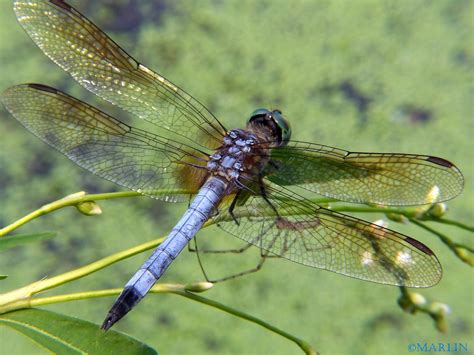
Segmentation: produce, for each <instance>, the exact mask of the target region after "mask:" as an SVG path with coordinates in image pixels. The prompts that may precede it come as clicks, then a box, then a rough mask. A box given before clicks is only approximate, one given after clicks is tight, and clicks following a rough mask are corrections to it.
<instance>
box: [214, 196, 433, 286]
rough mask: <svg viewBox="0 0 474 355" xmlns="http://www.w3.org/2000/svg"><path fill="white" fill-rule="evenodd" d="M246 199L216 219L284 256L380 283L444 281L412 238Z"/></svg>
mask: <svg viewBox="0 0 474 355" xmlns="http://www.w3.org/2000/svg"><path fill="white" fill-rule="evenodd" d="M271 195H272V196H271V197H270V196H268V198H269V200H270V202H271V204H272V205H273V206H274V207H275V209H276V211H277V212H278V217H277V215H276V213H275V211H274V210H273V209H272V208H271V207H270V205H269V204H268V203H267V202H266V201H265V200H264V199H263V198H261V197H257V196H251V197H248V198H247V199H246V201H245V203H244V204H242V205H239V204H237V205H236V207H235V209H234V211H233V214H234V217H235V219H236V220H237V221H238V224H237V223H236V222H235V220H234V219H233V217H232V216H231V215H230V214H229V212H228V209H227V207H228V206H221V211H220V213H219V214H218V215H217V216H216V217H215V218H214V220H215V222H217V225H218V226H219V227H221V228H222V229H223V230H225V231H226V232H228V233H230V234H232V235H234V236H236V237H237V238H240V239H243V240H245V241H246V242H248V243H251V244H253V245H255V246H257V247H259V248H262V249H263V250H267V251H269V252H270V253H271V254H274V255H277V256H280V257H282V258H285V259H288V260H291V261H294V262H297V263H300V264H303V265H307V266H311V267H316V268H320V269H325V270H329V271H333V272H337V273H339V274H343V275H347V276H351V277H355V278H358V279H362V280H367V281H373V282H377V283H382V284H390V285H398V286H407V287H429V286H433V285H435V284H436V283H438V281H439V280H440V278H441V275H442V270H441V265H440V264H439V262H438V260H437V258H436V256H435V255H434V254H433V252H432V251H431V250H430V249H429V248H428V247H427V246H425V245H424V244H422V243H420V242H419V241H417V240H414V239H412V238H410V237H408V236H405V235H403V234H400V233H397V232H395V231H392V230H389V229H386V228H383V227H380V226H378V225H375V224H371V223H368V222H365V221H362V220H360V219H357V218H353V217H350V216H347V215H343V214H341V213H337V212H334V211H330V210H327V209H324V208H321V207H320V206H317V205H315V204H313V203H311V202H309V201H307V200H303V199H301V198H299V200H297V199H295V197H294V196H289V195H287V196H276V195H275V194H271Z"/></svg>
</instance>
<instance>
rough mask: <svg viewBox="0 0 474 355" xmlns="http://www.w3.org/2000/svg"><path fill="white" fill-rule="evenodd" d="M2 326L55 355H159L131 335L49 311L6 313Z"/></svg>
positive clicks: (0, 317)
mask: <svg viewBox="0 0 474 355" xmlns="http://www.w3.org/2000/svg"><path fill="white" fill-rule="evenodd" d="M0 325H5V326H8V327H10V328H12V329H15V330H17V331H18V332H20V333H22V334H24V335H25V336H27V337H29V338H31V339H32V340H33V341H35V342H36V343H38V344H39V345H41V346H42V347H44V348H46V349H48V350H50V351H51V352H53V353H56V354H57V353H59V354H78V353H89V354H156V351H155V350H153V349H152V348H150V347H149V346H148V345H146V344H143V343H141V342H140V341H138V340H136V339H134V338H132V337H130V336H128V335H125V334H123V333H119V332H116V331H113V330H112V331H109V332H107V333H106V332H104V331H102V330H101V329H100V328H99V326H98V325H96V324H94V323H90V322H87V321H84V320H81V319H77V318H73V317H69V316H65V315H63V314H59V313H54V312H50V311H44V310H39V309H26V310H20V311H15V312H10V313H5V314H2V315H0Z"/></svg>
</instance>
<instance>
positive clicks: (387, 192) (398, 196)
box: [267, 142, 464, 206]
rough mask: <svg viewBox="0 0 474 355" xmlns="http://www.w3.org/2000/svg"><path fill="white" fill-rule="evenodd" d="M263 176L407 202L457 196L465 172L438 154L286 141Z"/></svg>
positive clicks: (355, 197) (329, 192)
mask: <svg viewBox="0 0 474 355" xmlns="http://www.w3.org/2000/svg"><path fill="white" fill-rule="evenodd" d="M271 159H272V162H273V164H271V166H272V170H271V171H269V172H268V175H267V178H268V179H269V180H270V181H272V182H274V183H277V184H280V185H299V186H301V187H303V188H304V189H307V190H310V191H313V192H316V193H319V194H321V195H324V196H328V197H333V198H336V199H338V200H343V201H349V202H357V203H377V204H383V205H392V206H410V205H421V204H427V203H435V202H440V201H446V200H449V199H451V198H453V197H455V196H457V195H458V194H459V193H460V192H461V190H462V188H463V184H464V181H463V176H462V174H461V172H460V171H459V169H458V168H457V167H456V166H455V165H454V164H452V163H450V162H449V161H447V160H444V159H442V158H438V157H433V156H427V155H413V154H384V153H355V152H348V151H345V150H341V149H338V148H332V147H328V146H324V145H319V144H312V143H305V142H290V143H289V144H288V145H287V146H285V147H281V148H275V149H273V150H272V152H271Z"/></svg>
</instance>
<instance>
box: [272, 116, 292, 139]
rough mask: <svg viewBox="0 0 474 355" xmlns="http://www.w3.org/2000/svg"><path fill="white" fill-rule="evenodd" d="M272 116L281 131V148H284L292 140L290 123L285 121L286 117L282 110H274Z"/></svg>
mask: <svg viewBox="0 0 474 355" xmlns="http://www.w3.org/2000/svg"><path fill="white" fill-rule="evenodd" d="M271 115H272V117H273V121H275V123H276V125H277V126H278V128H279V129H280V130H281V143H280V146H284V145H286V144H287V143H288V141H289V140H290V138H291V127H290V123H289V122H288V121H287V120H286V119H285V117H283V115H282V114H281V111H280V110H273V111H272V113H271Z"/></svg>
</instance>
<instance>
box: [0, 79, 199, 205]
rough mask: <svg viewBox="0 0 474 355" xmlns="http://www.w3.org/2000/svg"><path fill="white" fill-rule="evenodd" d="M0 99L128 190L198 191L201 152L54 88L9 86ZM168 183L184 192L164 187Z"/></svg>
mask: <svg viewBox="0 0 474 355" xmlns="http://www.w3.org/2000/svg"><path fill="white" fill-rule="evenodd" d="M1 99H2V101H3V103H4V104H5V106H6V108H7V109H8V111H10V113H11V114H12V115H13V116H14V117H15V118H16V119H17V120H18V121H20V122H21V123H22V124H23V125H24V126H25V127H26V128H27V129H28V130H30V131H31V132H32V133H34V134H35V135H36V136H38V137H39V138H41V139H42V140H43V141H45V142H46V143H48V144H49V145H51V146H52V147H54V148H55V149H57V150H59V151H60V152H62V153H63V154H65V155H66V156H67V157H68V158H69V159H71V160H72V161H74V162H75V163H76V164H78V165H80V166H81V167H83V168H85V169H87V170H89V171H91V172H93V173H94V174H96V175H98V176H101V177H103V178H106V179H108V180H110V181H113V182H115V183H117V184H120V185H123V186H126V187H128V188H130V189H132V190H135V191H138V192H141V193H143V194H147V195H150V196H153V197H157V198H160V199H164V200H178V199H183V198H184V197H185V196H189V194H190V193H194V192H196V191H197V190H198V189H199V186H200V184H201V183H202V182H203V181H204V179H205V174H206V170H205V169H204V168H205V164H206V156H205V155H204V154H203V153H201V152H199V151H197V150H195V149H193V148H191V147H188V146H185V145H183V144H182V143H178V142H173V141H171V140H169V139H166V138H162V137H159V136H157V135H154V134H152V133H150V132H146V131H142V130H140V129H136V128H133V127H130V126H128V125H126V124H124V123H122V122H120V121H118V120H116V119H114V118H113V117H111V116H108V115H107V114H105V113H103V112H101V111H99V110H98V109H96V108H94V107H92V106H89V105H88V104H86V103H84V102H81V101H79V100H77V99H75V98H73V97H71V96H68V95H66V94H64V93H62V92H60V91H58V90H55V89H53V88H50V87H47V86H44V85H39V84H26V85H18V86H13V87H11V88H9V89H7V90H6V91H5V92H4V93H3V94H2V96H1ZM199 166H202V169H200V168H199ZM172 189H173V190H175V189H181V190H182V194H181V193H178V194H176V191H175V192H173V193H171V192H169V193H166V191H167V190H172ZM158 190H160V191H158ZM158 192H159V195H158V194H157V193H158Z"/></svg>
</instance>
